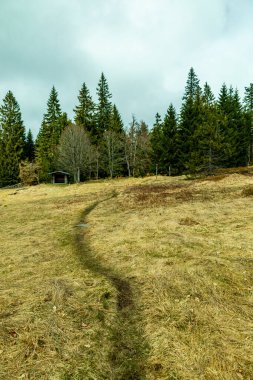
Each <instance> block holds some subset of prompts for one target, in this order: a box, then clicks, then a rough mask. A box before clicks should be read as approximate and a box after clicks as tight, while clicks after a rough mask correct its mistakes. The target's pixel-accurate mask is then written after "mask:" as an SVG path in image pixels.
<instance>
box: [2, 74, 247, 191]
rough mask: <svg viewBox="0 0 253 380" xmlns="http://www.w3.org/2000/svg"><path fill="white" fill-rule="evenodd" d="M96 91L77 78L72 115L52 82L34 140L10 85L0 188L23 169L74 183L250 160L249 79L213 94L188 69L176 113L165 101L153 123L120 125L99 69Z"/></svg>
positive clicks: (199, 171)
mask: <svg viewBox="0 0 253 380" xmlns="http://www.w3.org/2000/svg"><path fill="white" fill-rule="evenodd" d="M96 90H97V92H96V93H97V101H94V100H93V99H92V97H91V95H90V91H89V89H88V88H87V86H86V84H85V83H83V84H82V86H81V88H80V91H79V94H78V96H77V101H76V106H75V108H74V110H73V111H74V118H73V120H70V119H69V118H68V115H67V114H66V113H65V112H64V111H63V110H62V108H61V105H60V101H59V98H58V93H57V90H56V89H55V87H53V88H52V90H51V92H50V95H49V99H48V102H47V106H46V110H45V113H44V116H43V120H42V123H41V127H40V130H39V133H38V136H37V138H36V140H35V141H34V139H33V136H32V132H31V130H30V129H28V130H26V128H25V126H24V123H23V120H22V114H21V110H20V107H19V104H18V102H17V100H16V99H15V96H14V94H13V93H12V92H11V91H8V93H7V94H6V96H5V98H4V99H3V102H2V104H1V107H0V186H1V187H4V186H10V185H15V184H17V183H19V182H20V181H21V179H22V173H24V172H26V173H27V170H28V172H29V173H30V176H32V178H33V179H32V181H31V183H36V181H37V182H38V181H48V180H49V178H50V176H49V173H50V172H52V171H54V170H57V169H58V170H63V171H66V172H68V173H70V174H71V178H72V181H74V182H79V181H80V180H85V179H91V178H106V177H110V178H113V177H116V176H144V175H146V174H151V173H153V174H155V173H156V174H163V175H180V174H193V175H212V174H213V173H215V170H216V169H218V168H228V167H238V166H247V165H250V164H252V162H253V84H252V83H250V84H249V86H248V87H245V93H244V94H243V97H242V98H240V96H239V93H238V90H237V89H236V88H233V87H232V86H229V87H228V86H227V85H226V84H225V83H224V84H222V86H221V89H220V92H219V94H218V97H217V98H215V96H214V95H213V93H212V89H211V88H210V86H209V85H208V83H205V84H204V86H203V87H202V88H201V87H200V81H199V78H198V77H197V75H196V73H195V71H194V69H193V68H191V69H190V71H189V74H188V77H187V82H186V86H185V90H184V94H183V97H182V104H181V108H180V110H179V113H177V112H176V109H175V107H174V106H173V104H169V105H168V109H167V112H166V114H165V115H160V114H159V113H157V114H156V115H155V117H154V119H155V120H154V124H153V126H152V127H151V128H150V127H149V126H148V125H147V124H146V123H145V122H144V121H143V120H141V121H139V120H136V118H135V117H134V116H132V119H131V121H130V123H129V125H128V126H125V125H124V124H123V122H122V118H121V115H120V112H119V110H118V108H117V106H116V105H115V104H114V103H113V102H112V94H111V93H110V89H109V85H108V82H107V80H106V78H105V76H104V74H103V73H102V74H101V77H100V80H99V82H98V85H97V89H96ZM25 169H26V170H25ZM34 178H35V179H34Z"/></svg>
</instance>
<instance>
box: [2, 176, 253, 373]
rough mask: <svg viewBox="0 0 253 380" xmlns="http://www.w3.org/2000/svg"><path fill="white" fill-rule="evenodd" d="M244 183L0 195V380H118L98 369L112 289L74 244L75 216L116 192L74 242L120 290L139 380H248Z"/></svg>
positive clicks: (249, 258) (109, 185)
mask: <svg viewBox="0 0 253 380" xmlns="http://www.w3.org/2000/svg"><path fill="white" fill-rule="evenodd" d="M251 183H252V179H251V177H250V176H243V175H239V174H232V175H228V176H225V177H224V178H220V179H219V181H210V180H206V181H185V180H184V179H183V178H163V177H158V179H157V181H156V180H155V179H154V178H145V179H135V180H134V179H131V180H125V179H122V180H118V181H117V180H115V181H104V182H103V181H101V182H100V183H88V184H84V185H80V186H76V185H73V186H63V187H60V186H51V185H48V186H46V185H41V186H39V187H34V188H25V189H23V190H18V191H15V190H2V191H0V212H1V248H0V249H1V255H0V271H1V279H2V281H1V283H0V289H1V296H0V354H1V366H0V378H3V379H6V380H9V379H10V380H11V379H19V378H21V379H59V380H60V379H65V380H67V379H85V380H86V379H96V380H99V379H116V380H119V379H122V380H123V377H120V372H117V371H114V368H113V367H112V361H110V360H109V358H110V354H111V353H112V351H113V346H114V350H115V347H117V346H116V345H115V341H116V339H117V336H112V329H111V326H114V325H115V319H117V302H116V299H117V294H116V293H117V291H116V290H115V287H114V286H113V283H112V282H111V281H109V280H108V278H107V277H106V276H105V275H101V274H99V273H98V272H97V273H96V274H95V273H94V271H92V268H91V266H90V267H89V269H88V268H86V269H85V265H83V264H82V263H81V262H80V258H79V257H78V255H77V254H76V251H75V246H74V241H73V236H74V235H75V231H76V228H77V227H74V226H75V225H76V223H77V221H78V220H79V216H80V214H81V213H82V212H83V210H84V208H85V207H87V206H89V205H91V204H92V203H93V202H95V201H97V200H101V199H104V198H105V197H106V195H107V194H108V195H109V194H111V192H112V191H113V190H116V191H117V193H118V196H117V198H113V199H109V200H108V201H105V202H103V203H99V204H98V206H97V207H96V208H95V209H94V210H92V211H91V213H90V214H89V215H88V217H87V220H86V222H87V223H88V224H89V226H88V228H84V229H83V234H84V237H85V239H86V241H87V242H88V243H89V248H90V252H91V253H92V255H93V257H94V258H95V260H97V262H99V263H101V265H102V266H103V267H104V268H107V269H108V273H109V271H113V273H117V276H120V278H122V280H124V281H126V282H127V283H129V284H130V285H131V291H132V293H133V298H134V301H135V309H134V313H136V315H138V318H136V319H135V318H132V319H131V321H132V322H131V323H133V331H132V330H130V329H129V326H126V331H127V333H129V334H133V336H134V334H135V332H136V331H137V330H138V333H139V334H140V335H138V334H137V336H140V338H139V339H140V340H141V339H143V340H145V342H147V344H148V346H149V350H148V352H147V354H146V362H145V365H144V366H143V379H144V378H145V379H147V380H154V379H159V380H165V379H166V380H179V379H180V380H197V379H203V380H217V379H224V380H231V379H232V380H233V379H235V380H236V379H238V380H240V379H244V380H251V379H253V333H252V331H253V308H252V306H253V297H252V294H253V293H252V292H253V254H252V252H253V242H252V232H253V228H252V220H253V205H252V202H251V198H249V197H246V196H245V195H246V194H245V192H247V190H246V189H248V188H249V186H250V185H251ZM126 317H127V315H126ZM141 344H142V342H140V347H141ZM136 347H137V346H136V343H135V346H134V348H135V349H136ZM139 378H140V377H139ZM125 379H126V378H125ZM125 379H124V380H125ZM129 379H130V377H129ZM132 379H134V380H137V378H134V377H132Z"/></svg>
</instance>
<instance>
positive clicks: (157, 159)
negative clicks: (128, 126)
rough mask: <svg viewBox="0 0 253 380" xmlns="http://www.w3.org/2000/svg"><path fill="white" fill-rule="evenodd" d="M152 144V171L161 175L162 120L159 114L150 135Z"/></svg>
mask: <svg viewBox="0 0 253 380" xmlns="http://www.w3.org/2000/svg"><path fill="white" fill-rule="evenodd" d="M150 144H151V170H152V172H155V173H156V174H158V173H161V168H162V165H161V163H162V151H163V149H162V118H161V115H160V114H159V113H158V112H157V113H156V115H155V123H154V125H153V128H152V130H151V133H150Z"/></svg>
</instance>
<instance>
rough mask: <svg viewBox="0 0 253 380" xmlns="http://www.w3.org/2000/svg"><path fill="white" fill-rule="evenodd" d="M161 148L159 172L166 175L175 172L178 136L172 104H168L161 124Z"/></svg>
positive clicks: (176, 170)
mask: <svg viewBox="0 0 253 380" xmlns="http://www.w3.org/2000/svg"><path fill="white" fill-rule="evenodd" d="M161 149H162V155H161V172H162V173H163V174H167V175H171V174H177V173H178V169H179V168H178V165H179V136H178V130H177V116H176V110H175V108H174V107H173V105H172V104H170V106H169V108H168V110H167V113H166V115H165V118H164V122H163V124H162V134H161Z"/></svg>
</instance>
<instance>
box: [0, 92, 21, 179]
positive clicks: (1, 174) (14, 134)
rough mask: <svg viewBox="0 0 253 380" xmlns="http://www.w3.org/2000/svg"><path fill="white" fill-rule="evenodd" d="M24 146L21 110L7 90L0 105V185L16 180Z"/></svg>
mask: <svg viewBox="0 0 253 380" xmlns="http://www.w3.org/2000/svg"><path fill="white" fill-rule="evenodd" d="M24 148H25V128H24V125H23V121H22V116H21V111H20V108H19V104H18V102H17V101H16V99H15V97H14V95H13V93H12V92H11V91H8V92H7V94H6V96H5V98H4V100H3V105H2V106H1V107H0V157H1V158H0V161H1V162H0V164H1V169H0V186H5V185H11V184H15V183H17V182H18V177H19V163H20V161H21V159H22V158H23V156H24Z"/></svg>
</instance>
